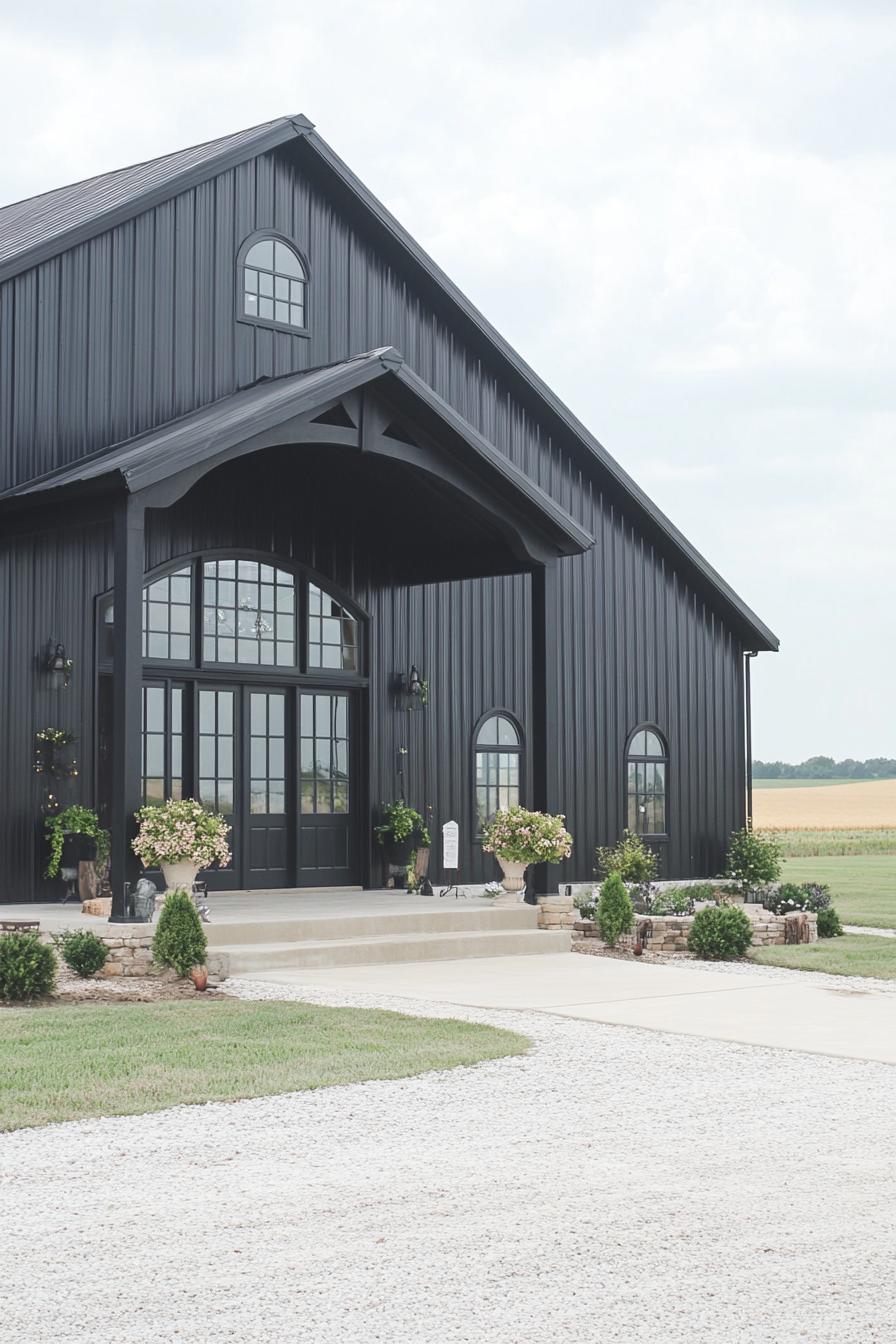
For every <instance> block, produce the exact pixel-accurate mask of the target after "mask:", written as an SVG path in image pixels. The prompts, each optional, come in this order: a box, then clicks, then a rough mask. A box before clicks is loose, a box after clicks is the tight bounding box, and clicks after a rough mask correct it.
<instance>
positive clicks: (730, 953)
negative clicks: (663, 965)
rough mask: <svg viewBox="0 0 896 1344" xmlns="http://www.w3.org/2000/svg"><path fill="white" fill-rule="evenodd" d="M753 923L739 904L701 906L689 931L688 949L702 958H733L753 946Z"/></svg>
mask: <svg viewBox="0 0 896 1344" xmlns="http://www.w3.org/2000/svg"><path fill="white" fill-rule="evenodd" d="M752 937H753V926H752V924H751V923H750V920H749V916H747V915H746V914H744V912H743V910H742V909H741V908H740V906H739V905H710V906H707V908H706V909H705V910H698V911H697V913H696V915H695V916H694V922H693V924H692V925H691V931H690V933H689V934H688V951H689V952H693V953H694V955H695V956H697V957H700V958H701V959H702V960H703V961H733V960H734V958H735V957H742V956H743V955H744V953H745V952H746V950H747V948H748V947H749V946H750V942H751V941H752Z"/></svg>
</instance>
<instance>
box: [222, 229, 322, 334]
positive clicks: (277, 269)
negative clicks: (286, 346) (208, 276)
mask: <svg viewBox="0 0 896 1344" xmlns="http://www.w3.org/2000/svg"><path fill="white" fill-rule="evenodd" d="M239 271H240V280H241V307H240V315H241V316H242V317H244V318H247V319H248V320H249V321H251V322H259V323H262V324H264V325H265V326H272V327H280V328H283V329H284V330H287V331H293V332H297V331H301V332H304V331H307V329H308V269H307V267H306V265H305V263H304V261H303V260H302V258H301V257H300V256H299V253H298V252H297V251H296V249H295V248H294V247H293V246H292V244H291V243H288V242H286V241H285V240H284V239H282V238H277V237H275V236H273V235H271V236H270V237H262V238H256V239H253V240H252V241H250V242H249V243H248V245H247V244H244V245H243V249H242V250H241V256H240V265H239Z"/></svg>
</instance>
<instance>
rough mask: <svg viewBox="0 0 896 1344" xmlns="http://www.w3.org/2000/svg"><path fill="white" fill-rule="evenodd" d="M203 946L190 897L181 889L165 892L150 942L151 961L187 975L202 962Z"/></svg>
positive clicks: (206, 945) (203, 957)
mask: <svg viewBox="0 0 896 1344" xmlns="http://www.w3.org/2000/svg"><path fill="white" fill-rule="evenodd" d="M207 947H208V943H207V940H206V937H205V932H204V930H203V928H202V923H201V922H200V919H199V911H198V910H197V909H196V906H195V905H194V904H193V900H192V898H191V897H190V896H189V895H188V894H187V893H186V892H185V891H184V890H183V888H182V887H179V888H178V889H177V890H175V891H169V893H168V895H167V896H166V897H165V903H164V905H163V906H162V909H161V912H160V914H159V920H158V923H157V924H156V931H155V934H154V936H153V940H152V955H153V960H154V961H157V962H158V964H159V965H160V966H170V967H172V969H173V970H175V971H177V973H178V975H180V976H187V975H189V974H190V969H191V967H193V966H202V965H203V964H204V963H205V954H206V950H207Z"/></svg>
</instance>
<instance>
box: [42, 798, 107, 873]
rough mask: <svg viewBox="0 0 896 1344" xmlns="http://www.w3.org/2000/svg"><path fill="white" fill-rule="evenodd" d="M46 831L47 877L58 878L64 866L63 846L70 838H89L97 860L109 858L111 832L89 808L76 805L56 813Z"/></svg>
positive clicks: (46, 825)
mask: <svg viewBox="0 0 896 1344" xmlns="http://www.w3.org/2000/svg"><path fill="white" fill-rule="evenodd" d="M44 829H45V831H46V833H47V841H48V843H49V846H50V858H49V860H48V862H47V867H46V875H47V877H57V876H58V874H59V869H60V866H61V864H62V846H63V845H64V844H65V841H66V838H67V837H68V836H73V835H84V836H88V837H89V838H90V839H91V840H93V841H94V843H95V845H96V858H97V859H99V860H100V861H103V860H104V859H107V858H108V857H109V832H108V831H107V830H106V829H105V827H103V826H101V825H100V819H99V817H98V816H97V814H96V813H95V812H94V811H93V810H92V809H91V808H89V807H81V806H80V804H78V803H75V804H73V806H71V807H67V808H66V809H65V811H64V812H56V813H54V815H53V816H51V817H47V818H46V820H45V822H44Z"/></svg>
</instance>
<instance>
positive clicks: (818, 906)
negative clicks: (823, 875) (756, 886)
mask: <svg viewBox="0 0 896 1344" xmlns="http://www.w3.org/2000/svg"><path fill="white" fill-rule="evenodd" d="M762 903H763V905H764V906H765V908H766V910H771V911H772V913H773V914H775V915H789V914H790V912H791V910H812V911H814V912H815V913H816V914H818V912H819V911H821V910H827V909H828V907H829V906H830V904H831V889H830V887H826V886H824V884H823V883H821V882H803V883H800V884H799V885H798V884H797V883H796V882H782V883H781V885H780V886H779V887H776V888H775V889H774V890H773V891H767V892H766V893H765V895H764V897H763V898H762Z"/></svg>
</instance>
